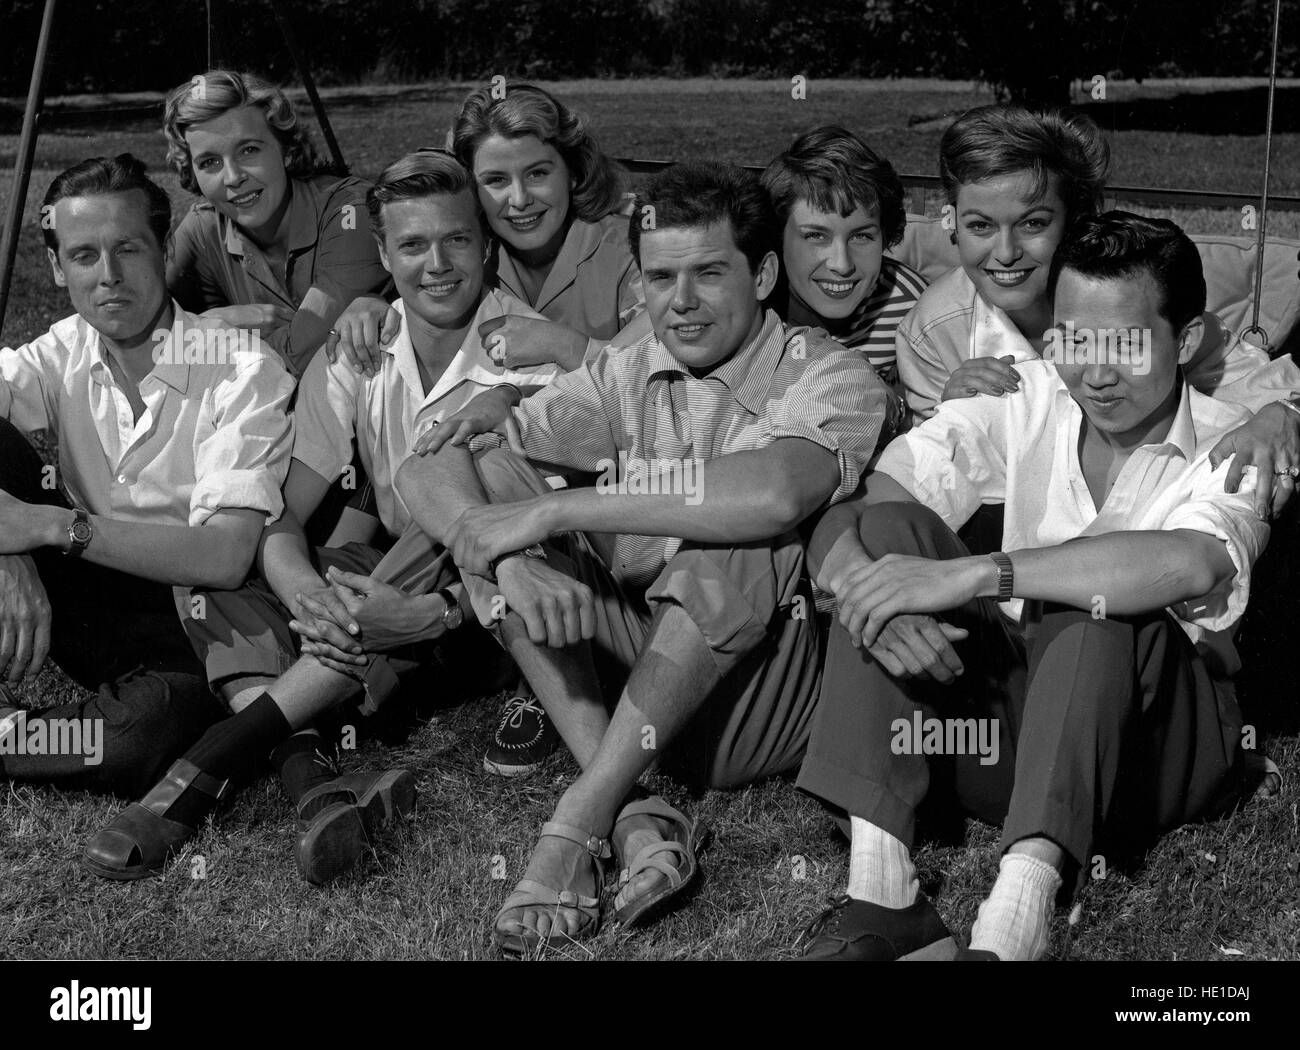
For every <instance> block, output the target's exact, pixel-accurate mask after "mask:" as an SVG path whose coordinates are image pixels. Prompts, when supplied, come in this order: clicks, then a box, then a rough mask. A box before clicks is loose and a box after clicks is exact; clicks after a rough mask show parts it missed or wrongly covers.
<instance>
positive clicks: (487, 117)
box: [452, 84, 623, 222]
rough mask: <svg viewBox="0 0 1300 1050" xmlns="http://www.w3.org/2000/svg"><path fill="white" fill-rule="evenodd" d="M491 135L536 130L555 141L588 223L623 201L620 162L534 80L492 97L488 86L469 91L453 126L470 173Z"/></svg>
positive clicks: (577, 211) (576, 205) (577, 207)
mask: <svg viewBox="0 0 1300 1050" xmlns="http://www.w3.org/2000/svg"><path fill="white" fill-rule="evenodd" d="M492 135H501V136H503V137H504V138H508V139H517V138H523V137H524V136H526V135H532V136H534V137H535V138H538V139H541V141H542V142H545V143H547V144H548V145H550V146H554V147H555V149H556V151H557V152H558V153H559V154H560V156H561V157H562V158H564V163H565V166H566V167H567V168H568V169H569V173H570V174H571V175H572V176H573V179H574V187H573V190H572V192H571V193H570V194H569V200H570V202H571V205H572V208H573V214H574V215H576V216H577V217H578V218H579V219H582V220H583V221H584V222H595V221H597V220H598V219H602V218H604V217H605V216H606V215H608V214H610V212H613V211H616V210H618V208H619V205H620V204H621V203H622V196H623V176H622V172H621V170H620V169H619V167H618V165H616V164H615V163H614V162H613V161H612V160H611V159H610V158H609V157H608V156H606V155H605V153H603V152H602V151H601V149H600V147H599V146H598V145H596V140H595V138H594V137H592V134H591V132H590V131H589V130H588V129H587V122H586V120H585V119H584V118H583V117H581V116H579V115H578V114H577V113H575V112H574V111H573V110H571V109H569V108H568V107H567V106H565V105H564V104H563V103H562V102H560V101H559V100H558V99H556V98H555V97H554V96H553V95H551V94H550V93H549V92H546V91H543V90H542V89H541V88H539V87H534V86H533V85H532V84H515V85H513V86H511V87H509V88H507V89H506V95H505V98H493V97H492V94H491V92H490V90H489V89H488V88H478V89H476V90H474V91H471V92H470V93H469V95H468V97H467V98H466V99H465V101H464V103H463V104H462V105H461V107H460V114H459V115H458V116H457V117H456V123H455V126H454V127H453V129H452V149H453V150H454V151H455V153H456V156H457V157H459V158H460V162H461V163H462V164H464V165H465V167H466V169H467V170H469V171H470V172H473V170H474V153H475V151H476V150H477V149H478V147H479V144H480V143H481V142H482V141H483V140H484V139H486V138H488V137H489V136H492Z"/></svg>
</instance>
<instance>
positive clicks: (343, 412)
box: [293, 289, 559, 536]
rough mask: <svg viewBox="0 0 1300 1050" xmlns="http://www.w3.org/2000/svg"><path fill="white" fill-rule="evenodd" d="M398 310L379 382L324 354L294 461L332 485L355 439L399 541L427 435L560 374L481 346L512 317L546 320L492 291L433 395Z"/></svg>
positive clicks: (307, 379) (303, 404)
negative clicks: (474, 408)
mask: <svg viewBox="0 0 1300 1050" xmlns="http://www.w3.org/2000/svg"><path fill="white" fill-rule="evenodd" d="M393 308H394V309H395V310H396V311H397V312H398V313H399V314H401V315H402V330H401V333H400V334H399V335H398V337H397V338H396V339H395V340H393V343H392V345H391V346H388V347H384V348H383V349H384V357H383V362H382V364H381V365H380V368H379V370H378V371H377V372H376V373H375V375H374V376H372V377H370V378H366V377H365V376H362V375H359V374H358V373H357V372H355V371H354V370H353V369H352V367H351V366H350V365H349V364H348V363H347V361H346V360H345V359H343V358H342V357H340V358H339V359H338V360H337V361H335V362H334V363H333V364H330V363H329V361H328V359H327V358H326V356H325V355H324V354H318V355H317V356H316V357H315V358H314V359H313V360H312V362H311V364H310V365H308V366H307V371H306V372H305V373H304V374H303V377H302V382H301V384H299V387H298V403H297V406H296V408H295V409H294V413H295V416H296V428H297V429H296V434H295V436H294V445H293V458H294V459H297V460H299V461H300V462H302V463H303V465H304V466H308V467H310V468H311V469H312V470H314V471H315V472H316V473H317V474H319V475H320V476H321V477H323V478H325V479H326V480H328V481H331V482H332V481H334V480H335V479H336V478H338V477H340V476H341V475H342V474H343V471H344V470H345V469H346V468H347V466H348V464H349V463H351V462H352V439H353V437H354V436H355V438H356V442H357V448H358V449H359V451H360V453H361V462H362V464H363V465H364V466H365V468H366V473H367V475H368V477H369V479H370V483H371V484H372V485H373V486H374V490H375V500H376V503H377V504H378V509H379V519H380V521H382V522H383V524H384V528H385V529H387V530H388V532H389V533H390V534H391V535H393V536H400V535H401V534H402V532H403V531H405V529H406V527H407V526H408V525H409V524H410V523H411V516H410V513H409V512H408V511H407V509H406V506H405V505H404V504H403V503H402V500H401V497H400V496H398V494H397V490H396V488H395V487H394V485H393V479H394V477H395V475H396V474H397V469H398V468H399V467H400V466H401V465H402V463H403V461H404V460H405V459H406V458H407V456H409V455H410V454H411V448H412V447H413V446H414V444H415V442H416V440H417V439H418V438H419V437H420V435H421V434H423V433H424V432H425V431H426V430H428V429H429V428H430V427H432V426H433V424H434V423H437V422H441V421H442V420H443V419H445V418H446V417H447V416H449V415H451V414H452V413H453V412H458V411H460V409H462V408H464V407H465V406H466V405H467V404H469V402H470V401H471V400H473V399H474V398H475V397H477V396H478V395H479V394H481V393H483V391H485V390H488V389H490V388H492V387H494V386H500V385H501V384H503V383H510V384H512V385H514V386H518V387H520V388H521V389H523V390H524V391H525V392H528V391H530V390H531V389H536V388H538V387H542V386H545V385H546V384H547V383H549V382H550V381H551V379H552V378H553V377H554V376H555V375H556V374H557V372H558V371H559V370H558V369H557V367H556V366H555V365H541V366H538V367H533V368H525V369H520V370H518V371H509V370H506V369H503V368H501V366H499V365H497V364H495V363H494V362H493V361H492V359H491V358H490V357H488V354H487V351H486V350H485V349H484V347H483V343H482V340H480V339H479V335H478V328H479V325H481V324H482V323H483V322H485V321H489V320H491V319H492V318H494V317H502V316H504V315H507V314H518V315H520V316H523V317H541V315H540V314H539V313H537V311H535V310H532V309H530V308H529V307H527V306H525V305H524V304H523V303H522V302H520V301H519V300H518V299H516V298H515V297H514V296H512V295H510V294H508V293H506V292H502V291H498V290H493V289H488V290H487V291H485V292H484V295H483V301H482V302H481V303H480V304H479V308H478V311H477V312H476V313H475V315H474V320H473V321H471V322H470V326H469V330H468V332H467V333H466V335H465V341H464V343H462V344H461V347H460V349H459V350H458V351H457V353H456V356H455V357H454V358H452V361H451V363H450V364H449V365H448V366H447V369H446V371H445V372H443V374H442V375H441V376H439V377H438V379H437V380H436V381H435V382H434V385H433V388H432V389H431V390H430V391H429V392H428V394H427V395H426V394H425V393H424V385H423V383H422V382H421V379H420V366H419V363H418V362H417V361H416V357H415V348H414V347H413V346H412V345H411V337H410V326H409V325H408V324H407V323H406V308H405V303H403V302H402V301H401V300H400V299H399V300H398V301H397V302H396V303H394V304H393Z"/></svg>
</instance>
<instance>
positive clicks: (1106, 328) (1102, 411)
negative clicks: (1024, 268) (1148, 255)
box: [1054, 269, 1201, 445]
mask: <svg viewBox="0 0 1300 1050" xmlns="http://www.w3.org/2000/svg"><path fill="white" fill-rule="evenodd" d="M1159 308H1160V289H1159V288H1158V287H1157V285H1156V283H1155V280H1154V279H1153V278H1152V277H1151V275H1150V274H1149V273H1146V272H1145V271H1144V272H1142V273H1140V274H1137V275H1134V276H1129V277H1121V278H1118V279H1113V280H1101V279H1098V278H1094V277H1085V276H1084V275H1082V274H1080V273H1076V272H1075V271H1074V270H1070V269H1064V270H1062V271H1061V274H1060V277H1059V278H1058V279H1057V284H1056V297H1055V300H1054V315H1055V316H1054V321H1055V324H1056V331H1058V332H1065V331H1072V334H1073V345H1074V347H1076V348H1078V351H1079V353H1080V354H1082V352H1083V351H1084V350H1085V349H1086V342H1085V341H1086V340H1087V339H1088V338H1091V339H1092V342H1093V345H1094V347H1096V346H1097V345H1099V344H1100V342H1101V340H1100V339H1099V338H1098V337H1099V336H1103V335H1104V334H1105V333H1107V332H1121V333H1126V334H1127V333H1132V332H1134V331H1136V332H1138V333H1141V334H1142V338H1144V339H1146V340H1149V345H1148V349H1147V352H1146V353H1145V355H1144V356H1145V360H1143V359H1142V357H1140V356H1139V355H1137V354H1134V355H1133V357H1134V362H1138V361H1140V362H1141V363H1125V362H1123V361H1122V360H1119V359H1118V358H1122V356H1123V355H1122V354H1120V355H1116V354H1105V353H1100V354H1099V353H1097V352H1095V350H1094V354H1093V360H1092V361H1091V363H1079V362H1077V363H1062V362H1059V361H1058V362H1057V363H1056V371H1057V374H1058V375H1060V377H1061V379H1062V381H1063V382H1064V383H1065V385H1066V387H1067V388H1069V391H1070V396H1071V397H1073V398H1074V400H1075V401H1076V402H1078V405H1079V407H1080V408H1081V409H1082V410H1083V413H1084V415H1085V416H1087V418H1088V422H1089V423H1091V424H1092V425H1093V426H1094V427H1096V428H1097V429H1098V430H1099V431H1101V432H1102V433H1103V434H1105V435H1106V437H1107V438H1108V439H1109V440H1110V441H1111V443H1114V444H1121V445H1137V444H1144V443H1146V441H1147V440H1148V438H1147V435H1148V434H1149V433H1150V432H1151V431H1152V430H1153V429H1155V428H1156V427H1157V426H1158V425H1159V424H1161V423H1162V422H1166V421H1167V420H1168V419H1170V418H1172V416H1173V414H1174V411H1175V410H1176V409H1177V407H1178V402H1177V401H1176V400H1174V399H1173V391H1174V388H1175V379H1176V375H1177V371H1178V367H1179V365H1180V364H1181V363H1183V362H1185V361H1187V360H1189V359H1190V358H1191V356H1192V354H1193V352H1195V350H1196V347H1197V345H1198V343H1199V342H1200V336H1201V322H1200V320H1199V319H1198V320H1196V321H1193V322H1192V323H1191V324H1189V325H1188V326H1187V328H1186V329H1184V331H1183V332H1181V333H1179V332H1175V331H1174V329H1173V326H1172V325H1171V324H1170V323H1169V322H1168V321H1166V320H1165V319H1164V318H1163V317H1161V316H1160V309H1159ZM1112 345H1113V344H1112ZM1064 349H1065V351H1066V352H1067V353H1068V352H1069V351H1070V350H1071V344H1070V342H1066V343H1065V346H1064ZM1098 357H1101V358H1108V359H1107V360H1097V358H1098Z"/></svg>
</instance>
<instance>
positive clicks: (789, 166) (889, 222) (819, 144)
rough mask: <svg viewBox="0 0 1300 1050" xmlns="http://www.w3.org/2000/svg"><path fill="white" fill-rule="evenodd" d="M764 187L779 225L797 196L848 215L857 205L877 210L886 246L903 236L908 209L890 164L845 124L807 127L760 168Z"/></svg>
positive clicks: (827, 210)
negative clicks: (904, 204) (846, 128)
mask: <svg viewBox="0 0 1300 1050" xmlns="http://www.w3.org/2000/svg"><path fill="white" fill-rule="evenodd" d="M762 179H763V187H764V189H766V190H767V192H768V195H769V196H770V197H771V198H772V204H773V206H775V208H776V211H777V214H778V215H779V216H780V219H781V223H782V225H784V224H785V222H786V220H787V219H789V217H790V212H791V211H792V210H793V209H794V206H795V205H796V204H797V203H799V201H801V200H802V201H807V202H808V203H809V204H811V205H812V206H813V207H814V208H817V209H818V210H819V211H823V212H832V213H834V212H838V213H839V214H840V215H841V216H844V217H848V216H849V215H851V214H853V209H854V208H855V207H858V206H861V207H862V208H863V209H864V210H865V211H867V212H871V211H877V212H878V213H879V215H880V232H881V235H882V237H883V239H884V242H885V247H886V248H892V247H893V246H894V245H896V244H897V243H898V242H899V241H901V240H902V239H903V229H904V227H905V226H906V225H907V215H906V212H905V211H904V210H903V183H902V182H901V180H900V179H899V178H898V174H897V173H896V172H895V171H894V166H893V165H892V164H890V163H889V161H887V160H885V159H884V158H883V157H881V156H879V155H878V154H877V153H876V152H875V151H874V150H872V149H871V148H870V147H869V146H868V145H867V144H866V143H865V142H863V141H862V140H861V139H860V138H858V137H857V136H856V135H854V134H853V133H852V132H851V131H845V130H844V128H841V127H836V126H835V125H833V124H828V125H826V126H824V127H820V128H813V129H812V130H811V131H805V132H803V134H801V135H799V136H798V137H796V138H795V140H794V141H793V142H792V143H791V144H790V148H789V149H787V150H786V151H785V152H784V153H782V154H780V155H779V156H778V157H776V158H775V159H774V160H773V161H772V163H771V164H769V165H768V166H767V167H766V168H765V169H764V170H763V175H762Z"/></svg>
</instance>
